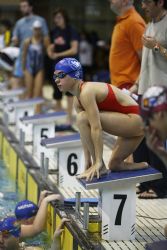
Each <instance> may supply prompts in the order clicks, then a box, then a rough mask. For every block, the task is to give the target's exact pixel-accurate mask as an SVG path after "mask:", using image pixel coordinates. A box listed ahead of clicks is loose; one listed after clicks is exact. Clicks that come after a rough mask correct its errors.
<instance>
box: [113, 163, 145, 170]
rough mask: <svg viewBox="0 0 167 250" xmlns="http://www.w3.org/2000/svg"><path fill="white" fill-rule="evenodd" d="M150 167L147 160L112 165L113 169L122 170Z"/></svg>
mask: <svg viewBox="0 0 167 250" xmlns="http://www.w3.org/2000/svg"><path fill="white" fill-rule="evenodd" d="M145 168H148V163H147V162H139V163H135V162H133V163H132V162H122V163H121V164H120V165H116V166H115V167H113V166H111V167H110V169H111V170H112V171H120V170H123V171H125V170H138V169H145Z"/></svg>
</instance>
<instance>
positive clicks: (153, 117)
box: [140, 86, 167, 237]
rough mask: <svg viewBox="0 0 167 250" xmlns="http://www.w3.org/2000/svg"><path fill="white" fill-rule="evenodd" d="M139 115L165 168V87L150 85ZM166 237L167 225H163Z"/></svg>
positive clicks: (166, 104)
mask: <svg viewBox="0 0 167 250" xmlns="http://www.w3.org/2000/svg"><path fill="white" fill-rule="evenodd" d="M140 111H141V116H142V118H143V121H144V124H145V134H146V142H147V145H148V147H149V148H150V149H151V150H152V151H153V152H154V153H155V154H156V155H157V156H158V157H159V158H160V159H161V160H162V162H163V163H164V165H165V166H166V169H167V151H166V147H165V140H166V139H167V87H166V86H153V87H150V88H149V89H148V90H147V91H146V92H145V93H144V95H143V96H142V99H141V104H140ZM165 236H166V237H167V225H166V226H165Z"/></svg>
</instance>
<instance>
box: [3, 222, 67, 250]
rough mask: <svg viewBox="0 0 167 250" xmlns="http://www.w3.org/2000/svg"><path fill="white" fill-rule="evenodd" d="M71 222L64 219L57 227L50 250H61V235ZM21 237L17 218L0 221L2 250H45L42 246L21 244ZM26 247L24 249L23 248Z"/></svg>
mask: <svg viewBox="0 0 167 250" xmlns="http://www.w3.org/2000/svg"><path fill="white" fill-rule="evenodd" d="M68 222H70V220H69V219H67V218H63V219H62V220H61V222H60V225H59V226H57V228H56V230H55V232H54V236H53V242H52V245H51V248H49V249H48V250H55V249H57V250H61V249H62V248H61V234H62V232H63V231H64V229H63V228H64V225H65V223H68ZM20 236H21V228H20V225H19V224H18V222H17V220H16V218H15V217H7V218H5V219H4V220H2V221H0V250H4V249H6V250H19V249H20V250H21V249H24V250H30V249H33V250H42V249H43V250H44V248H43V247H40V246H33V248H32V247H31V246H27V247H26V246H25V244H23V243H21V244H19V238H20ZM23 247H24V248H23Z"/></svg>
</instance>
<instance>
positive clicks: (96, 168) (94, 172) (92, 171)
mask: <svg viewBox="0 0 167 250" xmlns="http://www.w3.org/2000/svg"><path fill="white" fill-rule="evenodd" d="M103 168H105V169H106V167H105V166H104V163H103V162H102V163H96V164H94V165H93V166H91V167H90V168H89V169H87V170H86V171H85V172H84V173H82V174H80V175H78V176H77V178H78V179H83V178H86V181H91V180H92V179H93V177H95V176H96V177H97V179H99V178H100V174H101V173H100V172H101V169H103ZM106 171H107V169H106Z"/></svg>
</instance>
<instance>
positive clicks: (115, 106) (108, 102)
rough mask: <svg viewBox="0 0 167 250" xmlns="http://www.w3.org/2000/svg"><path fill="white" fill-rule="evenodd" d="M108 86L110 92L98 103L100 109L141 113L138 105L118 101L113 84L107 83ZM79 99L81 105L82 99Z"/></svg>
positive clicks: (124, 112)
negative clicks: (127, 104) (125, 104)
mask: <svg viewBox="0 0 167 250" xmlns="http://www.w3.org/2000/svg"><path fill="white" fill-rule="evenodd" d="M106 84H107V83H106ZM82 87H83V84H82V85H81V89H82ZM107 87H108V94H107V96H106V98H105V99H104V100H103V101H102V102H99V103H97V106H98V108H99V110H100V111H113V112H118V113H123V114H139V106H138V105H132V106H123V105H121V104H120V103H119V102H118V101H117V99H116V96H115V94H114V92H113V89H112V87H111V85H110V84H107ZM78 101H79V103H80V105H81V102H80V100H78ZM81 106H82V105H81Z"/></svg>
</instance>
